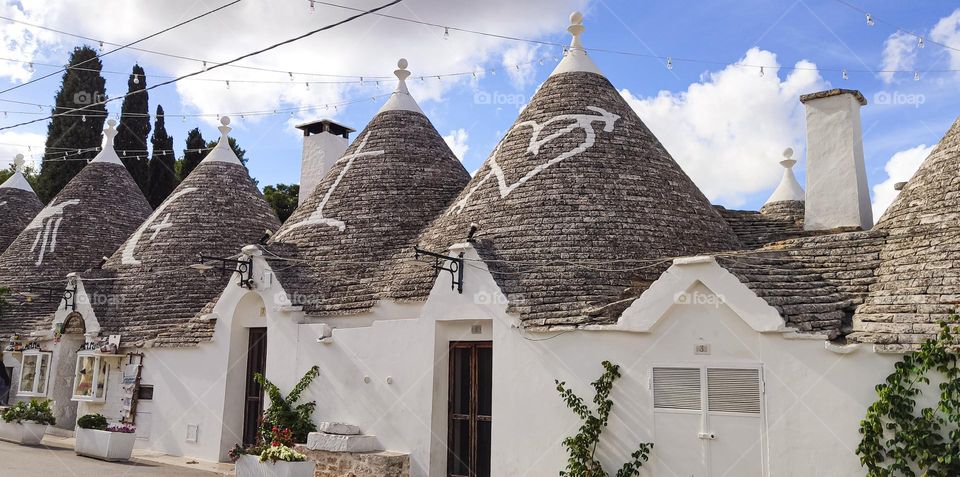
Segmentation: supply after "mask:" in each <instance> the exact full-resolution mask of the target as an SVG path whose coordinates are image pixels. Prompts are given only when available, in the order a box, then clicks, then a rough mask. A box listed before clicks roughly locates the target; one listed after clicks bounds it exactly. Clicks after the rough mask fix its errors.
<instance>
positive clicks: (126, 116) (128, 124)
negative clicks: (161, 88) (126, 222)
mask: <svg viewBox="0 0 960 477" xmlns="http://www.w3.org/2000/svg"><path fill="white" fill-rule="evenodd" d="M146 88H147V77H146V76H145V75H144V73H143V68H141V67H140V65H133V72H132V73H130V77H129V78H128V79H127V96H126V97H124V98H123V106H122V107H121V109H120V125H119V127H118V128H117V137H116V139H114V142H113V144H114V148H115V149H116V150H117V153H118V154H119V155H120V160H121V161H123V165H125V166H127V171H129V172H130V175H131V176H133V180H134V181H136V182H137V185H138V186H140V190H141V191H143V193H144V194H146V193H147V188H148V186H147V184H148V183H149V172H148V167H147V157H148V156H147V149H149V148H148V147H147V136H149V134H150V106H149V104H148V102H149V101H148V99H149V98H148V97H147V92H146Z"/></svg>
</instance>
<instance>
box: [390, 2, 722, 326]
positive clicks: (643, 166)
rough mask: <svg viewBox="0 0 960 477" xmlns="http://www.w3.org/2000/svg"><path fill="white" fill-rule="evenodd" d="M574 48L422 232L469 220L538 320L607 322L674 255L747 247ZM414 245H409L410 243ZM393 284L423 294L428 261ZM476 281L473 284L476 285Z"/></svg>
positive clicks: (496, 272)
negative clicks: (606, 313)
mask: <svg viewBox="0 0 960 477" xmlns="http://www.w3.org/2000/svg"><path fill="white" fill-rule="evenodd" d="M571 19H572V20H573V25H572V26H571V27H570V29H569V30H570V32H571V33H573V35H574V42H573V45H572V46H571V48H570V50H569V51H568V53H567V56H566V57H565V58H564V59H563V61H561V63H560V64H559V65H558V66H557V69H556V70H555V71H554V73H553V75H552V76H551V77H550V78H548V79H547V80H546V81H545V82H544V84H543V85H542V86H541V87H540V89H539V90H538V92H537V93H536V94H535V95H534V97H533V98H532V99H531V100H530V103H529V104H528V105H527V107H526V108H525V109H524V110H523V112H522V113H521V114H520V117H519V118H518V119H517V121H516V122H515V123H514V125H513V127H512V128H510V130H509V131H508V132H507V134H506V136H505V137H504V138H503V139H502V140H501V142H500V143H499V144H498V145H497V147H496V149H495V150H494V151H493V153H492V154H491V155H490V157H489V158H488V159H487V161H486V163H484V165H483V166H482V167H481V168H480V169H479V171H478V172H477V174H476V175H475V176H474V177H473V179H472V180H471V181H470V183H469V184H468V185H467V187H466V188H465V189H464V190H463V191H462V192H461V193H460V195H459V196H458V197H457V198H456V199H455V200H454V202H453V204H452V205H451V206H450V207H449V208H448V209H447V210H446V211H444V212H443V213H442V214H441V216H440V217H439V218H437V219H436V220H435V221H434V222H433V223H432V224H431V225H430V226H429V228H428V229H427V230H426V231H425V232H424V233H423V234H422V235H421V237H420V239H419V244H420V246H421V247H422V248H425V249H427V250H431V251H434V252H442V251H444V250H446V249H447V248H448V247H449V246H450V245H452V244H454V243H458V242H464V241H465V240H466V238H467V234H468V231H469V229H470V228H471V224H476V225H478V226H479V230H478V232H477V233H476V239H477V240H476V243H475V244H474V245H475V247H476V248H477V251H478V253H479V254H480V255H481V258H482V259H483V260H484V261H485V262H486V264H487V266H488V267H489V268H490V270H491V272H492V275H493V277H494V279H495V280H496V281H497V284H498V285H499V286H500V288H501V290H502V291H503V292H504V293H505V294H506V297H507V299H508V300H509V306H508V310H509V311H511V312H514V313H517V314H519V315H520V318H521V319H522V320H523V321H524V323H525V325H526V326H527V327H529V328H533V329H537V328H543V329H546V328H551V327H556V326H571V325H574V326H575V325H584V324H590V323H597V322H602V321H605V320H609V318H606V317H601V316H600V313H601V312H602V309H603V308H604V307H606V306H608V305H611V304H613V303H614V302H617V301H618V300H619V299H620V298H621V297H622V296H623V293H624V291H625V289H627V288H629V287H631V286H634V285H637V284H638V282H649V281H652V280H653V279H655V278H656V277H657V276H658V275H659V272H661V271H662V270H664V269H665V268H666V265H668V264H669V261H667V262H665V263H662V264H661V265H658V261H661V260H662V259H663V258H666V257H676V256H686V255H693V254H698V253H702V252H710V251H719V250H730V249H735V248H738V247H739V243H738V241H737V238H736V236H735V235H734V233H733V231H732V230H731V228H730V227H729V225H728V224H727V223H726V222H725V221H724V220H723V219H722V218H721V217H720V215H719V214H718V213H717V211H716V210H714V208H713V207H712V206H711V205H710V203H709V202H708V201H707V199H706V197H704V195H703V193H701V191H700V190H699V189H698V188H697V187H696V185H694V183H693V182H692V181H691V180H690V178H689V177H688V176H687V175H686V174H685V173H684V172H683V170H681V168H680V167H679V166H678V165H677V163H676V162H675V161H674V160H673V158H672V157H670V154H669V153H668V152H667V151H666V150H665V149H664V148H663V146H662V145H661V144H660V142H659V141H658V140H657V138H656V137H655V136H654V135H653V133H651V132H650V130H649V129H648V128H647V127H646V126H645V125H644V124H643V122H642V121H641V120H640V118H639V117H637V115H636V113H634V111H633V110H632V109H631V108H630V106H629V105H628V104H627V103H626V101H625V100H624V99H623V97H621V96H620V94H619V93H618V92H617V90H616V89H615V88H614V87H613V85H612V84H610V82H609V81H608V80H607V79H606V78H605V77H604V76H602V75H601V74H599V73H598V70H597V69H596V66H595V65H593V62H592V61H590V59H589V57H587V56H586V52H585V51H584V50H583V49H582V46H579V38H578V37H579V34H580V33H581V32H582V31H583V27H582V25H580V22H579V20H580V16H579V15H578V14H576V15H574V16H572V18H571ZM408 252H409V251H408ZM393 281H394V284H393V288H392V290H391V295H390V296H392V297H393V298H395V299H398V300H422V299H425V298H426V296H427V295H428V294H429V292H430V289H431V287H432V285H433V282H434V274H433V270H431V269H430V267H425V266H424V264H422V263H420V264H407V265H405V266H402V267H400V268H399V270H397V272H396V273H395V276H394V277H393ZM469 287H470V284H469V283H467V284H464V293H465V294H466V293H469V291H468V290H469Z"/></svg>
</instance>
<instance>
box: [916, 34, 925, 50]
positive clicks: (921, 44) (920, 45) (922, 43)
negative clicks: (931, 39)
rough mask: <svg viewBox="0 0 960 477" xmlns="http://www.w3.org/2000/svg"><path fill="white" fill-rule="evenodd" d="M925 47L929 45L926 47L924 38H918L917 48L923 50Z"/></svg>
mask: <svg viewBox="0 0 960 477" xmlns="http://www.w3.org/2000/svg"><path fill="white" fill-rule="evenodd" d="M924 46H927V45H926V43H924V42H923V37H922V36H921V37H918V38H917V48H923V47H924Z"/></svg>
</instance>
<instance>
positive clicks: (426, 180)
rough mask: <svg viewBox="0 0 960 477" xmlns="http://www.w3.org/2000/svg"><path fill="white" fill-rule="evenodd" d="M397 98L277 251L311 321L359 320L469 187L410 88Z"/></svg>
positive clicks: (282, 234)
mask: <svg viewBox="0 0 960 477" xmlns="http://www.w3.org/2000/svg"><path fill="white" fill-rule="evenodd" d="M398 65H399V67H400V68H399V69H398V70H397V71H396V72H395V73H396V74H397V76H398V77H399V78H400V85H399V87H398V88H397V91H396V92H395V93H394V94H393V95H392V96H391V98H390V99H389V100H388V101H387V103H386V104H385V105H384V106H383V108H381V110H380V112H378V113H377V115H376V116H374V118H373V119H372V120H371V121H370V123H369V124H368V125H367V127H366V128H365V129H364V130H363V131H362V132H360V134H359V135H357V137H356V139H355V140H354V142H353V144H351V145H350V147H349V148H348V149H347V150H346V151H345V152H344V154H343V156H342V157H341V158H340V159H339V160H338V161H337V162H336V163H335V164H334V165H333V167H332V168H331V169H330V171H329V172H328V173H327V175H326V177H324V179H323V180H322V181H321V182H320V184H319V186H317V188H316V190H314V192H313V193H312V194H311V195H310V197H309V198H308V199H307V200H306V201H305V202H304V203H303V204H302V205H301V206H300V207H299V208H298V209H297V210H296V212H294V214H293V215H292V216H291V217H290V218H289V219H288V220H287V222H286V223H285V224H284V225H283V227H282V228H281V229H280V231H279V232H278V233H277V234H276V235H275V236H274V237H273V239H272V240H271V242H270V243H269V244H268V247H267V249H268V258H270V255H269V254H271V253H272V254H274V255H278V256H281V257H284V258H288V259H291V260H292V261H290V262H287V263H283V262H280V263H281V264H282V266H278V267H276V270H275V272H276V274H277V277H278V279H279V281H280V283H281V284H282V285H283V287H284V289H285V290H286V291H287V293H288V295H290V299H291V301H292V302H293V304H294V305H299V306H303V308H304V310H305V311H306V312H307V313H310V314H316V315H324V314H327V315H329V314H350V313H360V312H362V311H365V310H367V309H369V308H370V307H372V306H373V305H374V304H375V303H376V302H377V301H378V300H379V299H380V298H382V296H383V294H384V291H385V289H386V287H387V282H386V280H385V277H384V274H385V273H386V271H387V270H390V269H391V268H394V267H395V266H397V265H398V264H399V262H400V261H401V260H402V258H401V255H403V254H406V255H403V256H407V257H409V256H410V255H412V250H413V248H412V247H413V240H414V239H415V238H416V236H417V234H418V233H419V232H420V231H421V230H422V228H423V227H424V226H426V225H427V224H428V223H429V222H430V220H431V219H432V218H433V217H435V216H436V215H437V214H438V213H439V212H440V211H442V210H443V209H444V208H445V207H446V206H447V205H448V204H449V203H450V200H451V199H452V198H453V197H454V196H455V195H456V194H457V193H458V192H459V191H460V190H461V189H462V188H463V186H464V185H465V184H466V183H467V181H468V180H469V179H470V176H469V174H467V171H466V170H465V169H464V168H463V166H462V165H461V164H460V161H459V160H457V158H456V156H454V154H453V152H452V151H450V148H449V147H447V144H446V143H445V142H444V140H443V138H441V137H440V134H439V133H437V130H436V129H434V127H433V125H432V124H431V123H430V120H429V119H427V117H426V116H424V114H423V113H422V112H421V110H420V107H419V106H417V103H416V101H415V100H414V99H413V98H412V97H411V96H410V94H409V92H408V91H407V89H406V85H405V83H404V80H405V79H406V77H407V76H409V74H410V73H409V72H408V71H407V70H406V66H407V63H406V60H400V62H399V64H398Z"/></svg>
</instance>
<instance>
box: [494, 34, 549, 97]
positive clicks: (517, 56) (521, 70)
mask: <svg viewBox="0 0 960 477" xmlns="http://www.w3.org/2000/svg"><path fill="white" fill-rule="evenodd" d="M539 53H540V45H531V44H529V43H518V44H515V45H513V46H511V47H509V48H507V50H506V51H504V52H503V61H502V62H501V65H502V66H503V69H504V70H505V71H506V72H507V74H508V75H509V76H510V82H511V83H513V86H514V87H516V88H517V89H520V88H523V87H525V86H527V85H529V84H530V83H532V82H533V80H534V76H535V75H536V73H537V66H538V65H537V64H535V63H536V62H537V59H538V57H539V56H540V55H539Z"/></svg>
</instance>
